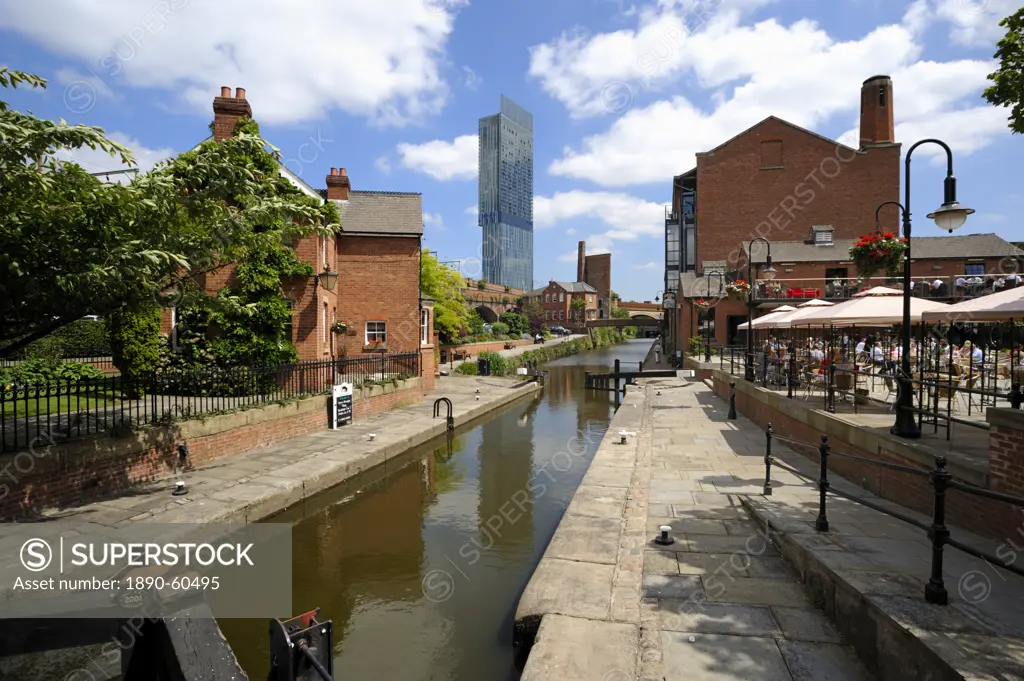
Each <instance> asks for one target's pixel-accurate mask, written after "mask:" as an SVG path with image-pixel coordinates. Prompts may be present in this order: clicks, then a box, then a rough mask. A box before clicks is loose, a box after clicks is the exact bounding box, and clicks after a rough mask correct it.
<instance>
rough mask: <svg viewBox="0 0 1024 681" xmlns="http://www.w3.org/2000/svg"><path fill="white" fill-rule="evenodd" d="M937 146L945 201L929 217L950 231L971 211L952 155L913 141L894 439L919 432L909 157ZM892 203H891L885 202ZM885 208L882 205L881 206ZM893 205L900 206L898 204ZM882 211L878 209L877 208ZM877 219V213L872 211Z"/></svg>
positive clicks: (906, 191)
mask: <svg viewBox="0 0 1024 681" xmlns="http://www.w3.org/2000/svg"><path fill="white" fill-rule="evenodd" d="M927 143H932V144H938V145H939V146H940V147H942V148H943V149H944V150H945V152H946V179H945V183H944V197H945V198H944V200H943V202H942V205H941V206H939V207H938V208H937V209H936V210H935V211H934V212H932V213H929V214H928V217H929V218H931V219H932V220H935V224H936V225H938V226H939V229H944V230H946V231H947V232H952V231H953V230H954V229H957V228H958V227H961V226H962V225H963V224H964V222H966V221H967V216H968V215H970V214H971V213H973V212H974V209H973V208H966V207H964V206H962V205H960V204H959V203H958V202H957V200H956V177H954V176H953V152H952V151H951V150H950V148H949V145H947V144H946V143H945V142H943V141H942V140H937V139H924V140H921V141H920V142H915V143H914V145H913V146H912V147H910V149H908V150H907V156H906V159H905V160H904V180H903V183H904V184H903V205H901V206H900V211H901V212H902V214H903V236H904V237H905V238H906V239H907V248H906V250H905V251H904V255H903V257H904V260H903V329H902V334H901V336H902V337H901V348H900V375H899V376H898V377H897V381H896V382H897V393H896V423H894V424H893V426H892V428H890V429H889V432H890V433H892V434H893V435H895V436H897V437H903V438H911V439H912V438H919V437H921V429H920V428H918V427H917V421H915V420H914V388H913V383H912V382H911V380H910V298H911V296H910V157H911V155H912V154H913V153H914V150H915V149H917V148H918V147H919V146H921V145H922V144H927ZM887 203H894V202H891V201H890V202H887ZM882 205H885V204H882ZM896 205H899V204H898V203H897V204H896ZM879 208H881V206H879ZM875 215H876V218H877V215H878V211H877V210H876V211H875Z"/></svg>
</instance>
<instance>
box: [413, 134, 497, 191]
mask: <svg viewBox="0 0 1024 681" xmlns="http://www.w3.org/2000/svg"><path fill="white" fill-rule="evenodd" d="M398 154H399V156H400V157H401V164H402V167H403V168H408V169H409V170H415V171H416V172H420V173H424V174H425V175H429V176H430V177H432V178H434V179H435V180H439V181H441V182H447V181H449V180H471V179H473V178H475V177H476V176H477V156H478V152H477V136H476V135H462V136H460V137H456V138H455V139H454V140H453V141H451V142H448V141H446V140H432V141H430V142H424V143H423V144H399V145H398Z"/></svg>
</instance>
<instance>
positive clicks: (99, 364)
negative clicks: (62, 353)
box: [0, 355, 117, 373]
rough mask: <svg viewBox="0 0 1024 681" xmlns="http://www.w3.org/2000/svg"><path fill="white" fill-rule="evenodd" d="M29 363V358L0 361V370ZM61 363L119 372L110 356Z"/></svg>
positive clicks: (75, 358) (64, 358) (61, 359)
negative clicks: (89, 365)
mask: <svg viewBox="0 0 1024 681" xmlns="http://www.w3.org/2000/svg"><path fill="white" fill-rule="evenodd" d="M27 361H28V358H25V357H22V358H17V359H0V369H13V368H15V367H17V366H18V365H19V364H24V363H25V362H27ZM57 361H59V362H73V363H76V364H91V365H93V366H94V367H96V368H98V369H102V370H103V371H106V372H108V373H112V372H115V371H117V367H115V366H114V358H113V357H111V356H110V355H83V356H81V357H62V358H60V359H58V360H57Z"/></svg>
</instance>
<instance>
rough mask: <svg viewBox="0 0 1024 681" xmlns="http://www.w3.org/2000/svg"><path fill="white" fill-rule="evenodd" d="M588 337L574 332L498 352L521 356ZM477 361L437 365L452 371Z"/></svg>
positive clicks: (508, 355)
mask: <svg viewBox="0 0 1024 681" xmlns="http://www.w3.org/2000/svg"><path fill="white" fill-rule="evenodd" d="M586 337H587V334H585V333H574V334H572V335H569V336H557V337H554V338H548V339H547V340H545V341H544V344H543V345H537V344H536V343H534V344H532V345H520V346H517V347H514V348H512V349H511V350H498V351H497V354H499V355H501V356H502V357H509V358H512V357H519V356H520V355H522V354H523V353H524V352H526V351H528V350H537V349H539V348H542V347H545V346H548V345H561V344H562V343H568V342H569V341H573V340H576V339H577V338H586ZM476 361H477V358H476V357H473V358H472V359H460V360H452V361H450V362H446V363H444V364H439V365H437V368H438V369H440V370H441V371H448V372H452V371H455V370H456V369H458V368H459V365H460V364H463V363H465V362H476Z"/></svg>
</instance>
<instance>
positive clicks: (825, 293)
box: [665, 76, 1024, 349]
mask: <svg viewBox="0 0 1024 681" xmlns="http://www.w3.org/2000/svg"><path fill="white" fill-rule="evenodd" d="M860 96H861V99H860V144H859V146H858V148H857V149H854V148H852V147H848V146H846V145H844V144H840V143H839V142H836V141H834V140H830V139H828V138H826V137H823V136H821V135H818V134H816V133H814V132H811V131H809V130H805V129H803V128H800V127H799V126H796V125H793V124H792V123H789V122H787V121H784V120H781V119H779V118H776V117H774V116H770V117H768V118H766V119H764V120H763V121H761V122H760V123H758V124H756V125H754V126H753V127H751V128H749V129H747V130H745V131H743V132H741V133H740V134H738V135H736V136H735V137H733V138H732V139H730V140H727V141H726V142H724V143H722V144H721V145H719V146H718V147H716V148H714V149H712V150H711V151H707V152H702V153H698V154H697V155H696V156H697V166H696V168H693V169H692V170H689V171H688V172H685V173H683V174H682V175H679V176H677V177H675V178H673V183H672V205H671V206H669V207H666V214H665V230H666V232H665V233H666V241H665V244H666V246H665V258H666V268H665V289H666V291H669V292H674V295H672V294H671V293H670V295H669V296H667V298H668V300H667V302H666V308H667V309H666V316H667V317H668V318H669V329H668V334H669V346H670V347H671V348H673V349H683V348H684V345H685V341H686V339H687V338H689V337H692V336H694V335H703V334H704V329H705V328H706V327H705V325H707V326H708V327H710V329H711V330H712V335H713V337H714V340H713V342H714V343H718V344H722V343H737V342H740V341H741V338H742V334H741V333H738V332H737V331H736V327H737V326H738V325H739V324H741V323H743V322H745V321H747V307H746V304H745V303H744V302H741V301H730V300H727V299H719V297H718V293H719V282H720V279H719V274H718V273H720V274H721V276H722V279H723V280H724V281H726V282H728V281H731V280H734V279H737V278H742V279H747V278H748V264H751V265H752V267H751V268H749V269H750V272H751V275H752V277H751V278H752V279H753V280H754V282H755V283H754V288H753V289H752V290H753V294H754V295H753V298H754V302H755V315H754V316H755V317H756V316H758V315H759V314H763V313H764V312H766V311H769V310H770V309H772V308H774V307H777V306H779V305H782V304H786V303H789V304H798V303H799V302H802V301H803V300H805V299H809V298H814V297H817V298H823V299H825V300H830V301H834V302H838V301H840V300H843V299H846V298H848V297H849V295H851V294H852V293H853V292H855V291H856V290H859V289H860V288H863V287H864V286H867V285H881V284H885V283H886V280H885V279H884V277H883V278H880V279H874V280H868V279H865V278H864V277H860V276H859V275H858V273H857V271H856V268H855V267H854V265H853V263H852V261H851V260H850V257H849V250H850V247H851V246H852V245H853V243H854V242H855V241H856V240H857V239H858V238H859V237H860V235H862V234H865V233H869V232H873V231H874V230H875V229H876V223H875V214H876V210H877V209H878V206H879V205H881V204H882V203H884V202H886V201H898V200H900V198H901V197H900V143H899V142H897V141H896V140H895V128H894V122H893V84H892V81H891V80H890V79H889V78H888V77H887V76H874V77H872V78H869V79H868V80H866V81H864V83H863V84H862V86H861V93H860ZM899 218H900V215H899V209H898V208H897V207H896V206H886V207H885V208H882V209H881V212H880V214H879V222H878V227H879V228H880V229H881V230H882V231H883V232H893V233H897V234H898V233H899V229H900V223H899ZM925 229H927V228H926V227H925ZM765 240H766V241H768V242H770V247H769V246H766V245H765V244H764V241H765ZM751 242H753V245H752V246H751V245H750V244H751ZM748 248H749V250H750V251H751V252H750V253H749V254H748ZM769 248H770V252H771V256H772V264H773V266H774V269H775V270H776V280H775V283H774V284H770V285H769V284H767V283H758V282H761V281H762V277H761V270H762V269H763V265H764V264H765V261H766V256H767V254H768V251H769ZM911 254H912V274H913V275H914V276H915V277H916V278H918V281H917V282H916V285H917V287H918V288H919V289H920V294H921V295H940V294H942V295H944V296H945V297H949V298H954V297H955V296H957V295H961V294H965V290H964V289H963V288H962V287H958V286H957V285H956V284H957V281H958V280H959V279H961V278H962V277H964V278H970V276H979V277H981V278H982V279H984V280H986V282H991V281H994V280H995V277H996V275H997V274H998V273H1000V272H1006V271H1008V270H1009V269H1016V268H1017V259H1019V258H1020V257H1021V256H1024V251H1021V250H1020V249H1018V248H1016V247H1015V246H1013V245H1012V244H1009V243H1008V242H1006V241H1003V240H1002V239H1000V238H999V237H998V236H996V235H994V234H985V235H970V236H958V237H922V238H918V237H915V238H914V239H913V240H912V243H911ZM936 279H940V280H942V283H943V284H944V286H943V287H938V288H937V289H936V291H935V292H932V288H931V283H932V282H934V281H935V280H936ZM926 282H927V283H926ZM915 290H917V289H915ZM701 298H704V299H708V300H709V302H712V303H714V305H713V306H712V307H711V309H709V310H708V311H707V312H699V311H698V310H697V309H696V308H695V307H694V305H693V302H694V300H696V299H701ZM670 306H672V308H671V309H668V308H669V307H670Z"/></svg>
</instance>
